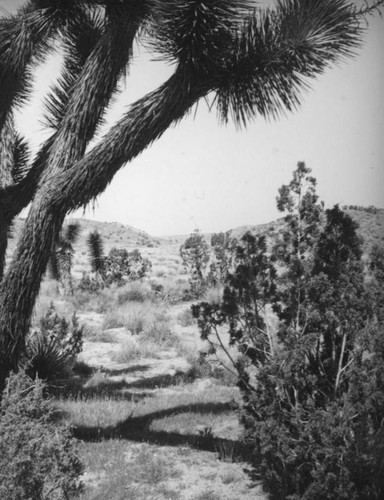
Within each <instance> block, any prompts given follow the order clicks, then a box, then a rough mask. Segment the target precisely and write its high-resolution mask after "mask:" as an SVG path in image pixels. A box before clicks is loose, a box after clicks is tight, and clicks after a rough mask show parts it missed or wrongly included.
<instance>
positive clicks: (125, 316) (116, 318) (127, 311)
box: [103, 302, 155, 335]
mask: <svg viewBox="0 0 384 500" xmlns="http://www.w3.org/2000/svg"><path fill="white" fill-rule="evenodd" d="M154 314H155V311H154V308H153V305H152V304H148V303H146V302H144V303H140V302H136V303H135V302H127V303H126V304H124V305H122V306H119V307H116V308H114V309H113V310H110V311H108V312H107V314H106V315H105V317H104V321H103V329H104V330H109V329H111V328H121V327H124V328H126V329H127V330H129V331H130V332H131V333H132V334H133V335H137V334H139V333H140V332H142V331H143V330H144V329H145V328H146V326H147V325H149V323H150V321H151V320H152V318H153V315H154Z"/></svg>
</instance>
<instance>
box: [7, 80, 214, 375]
mask: <svg viewBox="0 0 384 500" xmlns="http://www.w3.org/2000/svg"><path fill="white" fill-rule="evenodd" d="M186 76H187V75H186V74H185V73H184V72H183V71H180V72H179V73H176V74H175V75H174V76H173V77H171V78H170V80H169V81H168V82H167V83H166V84H164V85H163V86H162V87H161V88H160V89H158V90H157V91H155V92H153V93H151V94H150V95H149V96H148V97H146V98H144V99H141V100H139V101H138V102H137V103H136V104H135V105H133V106H132V109H131V110H130V112H129V113H128V114H127V115H126V116H125V117H124V118H123V119H122V120H121V121H120V122H119V123H118V124H117V125H116V126H115V127H113V128H112V130H111V131H110V132H109V133H108V134H107V135H106V136H105V138H104V140H103V141H102V142H101V144H100V145H98V146H96V147H95V148H94V149H93V150H91V151H90V153H88V154H87V155H86V156H85V157H84V158H83V159H82V160H80V161H79V162H78V163H77V164H75V165H73V166H72V167H71V168H69V169H68V170H66V171H64V172H62V173H61V174H60V175H55V174H54V173H53V172H52V171H51V172H49V171H48V173H46V174H45V175H44V179H43V180H42V182H41V184H40V185H41V187H40V188H39V189H38V191H37V193H36V196H35V200H34V202H33V204H32V207H31V209H30V213H29V215H28V218H27V220H26V224H25V229H24V231H23V234H22V237H21V239H20V241H19V244H18V248H17V253H16V255H15V257H14V259H13V261H12V263H11V265H10V268H9V270H8V272H7V274H6V276H5V279H4V280H3V283H2V284H1V287H0V352H1V353H2V360H1V364H2V369H1V372H0V377H1V375H3V376H4V375H6V374H7V373H8V371H9V370H11V369H14V368H16V366H17V363H18V359H19V355H20V353H21V352H22V350H23V346H24V341H25V336H26V333H27V331H28V328H29V323H30V318H31V314H32V311H33V307H34V303H35V300H36V297H37V294H38V291H39V287H40V282H41V279H42V276H43V273H44V272H45V269H46V266H47V262H48V259H49V254H50V251H51V248H52V244H53V242H54V241H55V239H56V238H57V236H58V234H59V231H60V229H61V226H62V224H63V221H64V218H65V216H66V214H67V213H68V212H70V211H71V210H74V209H76V208H78V207H79V206H81V205H84V204H86V203H88V202H89V201H91V200H92V199H93V198H94V197H95V196H97V195H98V194H100V193H101V192H103V191H104V189H105V187H106V186H107V185H108V183H109V182H110V181H111V180H112V178H113V176H114V174H115V173H116V171H117V170H118V169H119V168H121V167H122V166H123V165H124V164H125V163H126V162H127V161H130V160H131V159H133V158H134V157H135V156H137V155H138V154H139V153H140V152H142V151H143V150H144V149H145V148H146V147H147V146H148V145H149V144H151V143H152V142H153V141H154V140H156V139H157V138H159V137H160V136H161V135H162V134H163V133H164V132H165V130H167V129H168V127H169V126H170V125H171V124H172V123H173V122H175V121H177V120H179V119H181V118H182V117H183V115H184V114H185V113H186V112H187V111H188V110H189V109H190V107H191V106H192V105H193V104H194V103H195V102H196V101H197V100H198V99H199V98H200V97H202V96H203V95H204V94H206V93H207V92H208V91H209V86H208V85H206V86H204V85H202V84H201V83H199V84H197V83H196V82H197V81H198V79H197V80H196V82H195V83H193V81H189V80H188V78H186ZM118 145H121V146H120V147H119V146H118ZM0 382H1V379H0Z"/></svg>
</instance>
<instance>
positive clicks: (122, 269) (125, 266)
mask: <svg viewBox="0 0 384 500" xmlns="http://www.w3.org/2000/svg"><path fill="white" fill-rule="evenodd" d="M151 268H152V264H151V262H150V261H149V260H148V259H146V258H144V257H143V256H142V255H141V253H140V252H139V250H137V249H135V250H133V251H132V252H128V251H127V250H125V249H118V248H112V249H111V251H110V252H109V254H108V256H107V257H105V258H104V261H103V268H102V272H101V275H102V277H103V280H104V282H105V284H106V286H111V285H113V284H115V285H118V286H122V285H124V284H125V283H127V282H128V281H134V280H140V279H143V278H144V277H145V276H147V275H148V273H149V271H150V270H151Z"/></svg>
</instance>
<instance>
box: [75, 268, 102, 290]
mask: <svg viewBox="0 0 384 500" xmlns="http://www.w3.org/2000/svg"><path fill="white" fill-rule="evenodd" d="M104 287H105V283H104V281H103V279H102V278H101V277H100V276H99V275H98V274H96V275H95V276H91V275H90V274H89V273H86V272H83V274H82V277H81V279H80V281H79V283H78V284H77V288H78V289H79V290H80V291H82V292H88V293H97V292H99V291H100V290H102V289H103V288H104Z"/></svg>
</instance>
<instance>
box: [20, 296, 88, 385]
mask: <svg viewBox="0 0 384 500" xmlns="http://www.w3.org/2000/svg"><path fill="white" fill-rule="evenodd" d="M82 347H83V328H82V327H80V326H79V323H78V319H77V316H76V314H75V313H74V314H73V316H72V318H71V323H69V322H67V320H66V319H65V318H62V317H60V316H59V315H58V314H57V312H56V309H55V306H54V305H53V303H51V305H50V307H49V309H48V311H47V312H46V314H45V315H43V316H42V317H41V319H40V327H39V329H34V330H32V331H31V332H30V333H29V335H28V336H27V340H26V370H27V373H28V375H29V376H31V377H32V378H35V377H36V376H38V377H39V378H41V379H43V380H46V381H49V382H53V381H55V382H57V381H59V380H62V379H65V378H66V377H67V376H68V374H69V372H70V370H71V368H72V366H73V363H74V361H75V359H76V356H77V355H78V354H79V352H80V351H81V350H82Z"/></svg>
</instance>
